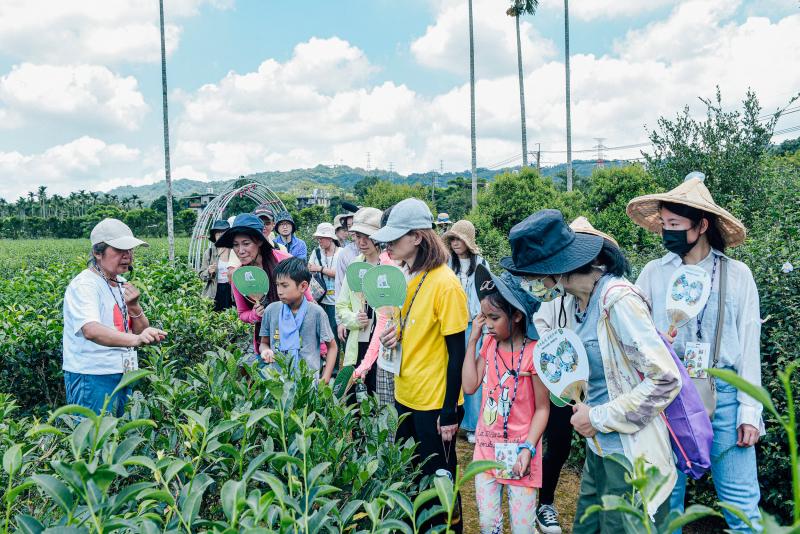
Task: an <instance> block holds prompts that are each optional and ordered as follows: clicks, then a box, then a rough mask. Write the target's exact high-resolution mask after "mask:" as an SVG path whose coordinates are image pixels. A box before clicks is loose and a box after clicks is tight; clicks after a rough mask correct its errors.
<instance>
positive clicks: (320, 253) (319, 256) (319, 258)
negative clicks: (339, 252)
mask: <svg viewBox="0 0 800 534" xmlns="http://www.w3.org/2000/svg"><path fill="white" fill-rule="evenodd" d="M316 252H317V261H318V262H319V264H320V265H322V252H320V250H319V247H317V250H316Z"/></svg>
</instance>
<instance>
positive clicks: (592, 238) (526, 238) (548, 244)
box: [500, 210, 603, 276]
mask: <svg viewBox="0 0 800 534" xmlns="http://www.w3.org/2000/svg"><path fill="white" fill-rule="evenodd" d="M508 240H509V242H510V244H511V256H509V257H505V258H503V259H501V260H500V266H501V267H502V268H503V269H505V270H507V271H509V272H511V273H512V274H515V275H518V276H524V275H544V274H563V273H570V272H572V271H574V270H575V269H577V268H579V267H583V266H584V265H586V264H587V263H589V262H591V261H592V260H594V259H595V258H596V257H597V255H598V254H600V249H601V248H603V238H602V237H600V236H597V235H591V234H580V233H576V232H575V231H574V230H573V229H572V228H570V227H569V226H567V223H566V222H564V215H563V214H562V213H561V212H560V211H558V210H540V211H537V212H536V213H534V214H533V215H530V216H529V217H528V218H526V219H525V220H524V221H522V222H521V223H519V224H516V225H515V226H514V227H513V228H511V232H509V234H508Z"/></svg>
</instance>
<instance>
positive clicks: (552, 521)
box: [536, 504, 561, 534]
mask: <svg viewBox="0 0 800 534" xmlns="http://www.w3.org/2000/svg"><path fill="white" fill-rule="evenodd" d="M536 524H537V525H539V530H541V531H542V534H561V525H559V524H558V512H556V509H555V508H553V505H552V504H543V505H541V506H540V507H539V509H538V510H537V511H536Z"/></svg>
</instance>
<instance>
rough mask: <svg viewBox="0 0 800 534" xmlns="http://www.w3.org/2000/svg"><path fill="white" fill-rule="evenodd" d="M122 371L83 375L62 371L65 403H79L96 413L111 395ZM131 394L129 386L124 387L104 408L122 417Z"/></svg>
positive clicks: (120, 378) (120, 377)
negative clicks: (111, 373)
mask: <svg viewBox="0 0 800 534" xmlns="http://www.w3.org/2000/svg"><path fill="white" fill-rule="evenodd" d="M120 380H122V373H119V374H114V375H85V374H82V373H70V372H69V371H64V387H65V389H66V392H67V404H79V405H81V406H84V407H86V408H89V409H90V410H92V411H93V412H95V413H96V414H99V413H100V410H102V409H103V404H104V403H105V401H106V396H109V395H111V392H112V391H114V388H116V387H117V385H118V384H119V381H120ZM130 395H131V388H129V387H126V388H123V389H122V390H121V391H119V392H118V393H117V394H116V395H114V396H113V397H112V398H111V401H110V402H109V403H108V407H107V408H106V410H107V411H108V413H109V414H111V415H113V416H115V417H122V414H123V413H124V412H125V403H126V402H128V397H130Z"/></svg>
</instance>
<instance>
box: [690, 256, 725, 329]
mask: <svg viewBox="0 0 800 534" xmlns="http://www.w3.org/2000/svg"><path fill="white" fill-rule="evenodd" d="M716 272H717V257H716V256H714V266H713V267H712V268H711V289H714V274H716ZM710 300H711V297H710V296H709V299H708V300H707V301H706V304H705V306H703V310H702V311H701V312H700V313H699V314H698V315H697V339H699V340H701V341H702V339H703V317H705V315H706V308H708V302H709V301H710ZM723 305H724V303H723ZM717 313H722V310H717Z"/></svg>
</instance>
